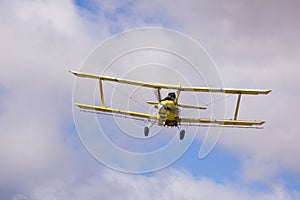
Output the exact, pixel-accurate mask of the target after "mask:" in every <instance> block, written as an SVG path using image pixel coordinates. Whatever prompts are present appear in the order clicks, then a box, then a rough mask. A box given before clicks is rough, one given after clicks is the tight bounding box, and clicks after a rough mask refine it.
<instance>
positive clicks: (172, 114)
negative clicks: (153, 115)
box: [157, 100, 179, 126]
mask: <svg viewBox="0 0 300 200" xmlns="http://www.w3.org/2000/svg"><path fill="white" fill-rule="evenodd" d="M157 115H158V124H159V125H161V126H177V123H178V115H179V111H178V106H177V105H175V102H174V101H172V100H163V101H161V102H160V103H159V105H158V113H157Z"/></svg>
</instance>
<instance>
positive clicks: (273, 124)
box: [137, 0, 300, 179]
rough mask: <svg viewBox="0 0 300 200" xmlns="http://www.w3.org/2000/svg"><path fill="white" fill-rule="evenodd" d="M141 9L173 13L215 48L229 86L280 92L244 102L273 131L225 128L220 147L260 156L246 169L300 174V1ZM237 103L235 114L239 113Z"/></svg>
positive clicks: (246, 112)
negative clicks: (259, 166)
mask: <svg viewBox="0 0 300 200" xmlns="http://www.w3.org/2000/svg"><path fill="white" fill-rule="evenodd" d="M157 5H159V6H157ZM137 8H138V9H139V10H140V12H143V13H147V14H148V15H151V14H152V13H158V12H164V13H165V14H166V15H169V16H172V18H173V19H174V20H176V21H177V22H178V24H180V25H181V26H182V30H183V31H184V32H185V33H187V34H188V35H191V36H192V37H194V38H195V39H196V40H197V41H199V42H200V43H202V44H203V45H204V46H205V47H206V48H207V50H208V52H209V53H210V54H211V55H212V57H213V59H214V60H215V62H216V63H217V65H218V66H219V69H220V71H221V74H222V75H223V78H224V83H225V86H226V87H240V88H262V89H264V88H266V89H272V90H273V92H272V93H271V94H270V95H268V96H264V97H255V98H254V97H247V96H244V97H242V105H241V111H240V116H241V118H246V119H247V118H248V119H258V120H259V119H263V120H266V121H267V123H266V128H265V129H264V130H262V131H261V130H260V131H255V130H250V131H248V130H243V129H242V130H240V129H238V130H232V129H230V130H225V131H224V133H223V136H222V138H221V140H220V142H219V144H218V145H224V146H225V147H226V148H228V149H231V150H232V152H234V153H236V154H238V155H239V156H240V157H241V160H242V161H245V160H247V159H246V158H247V157H248V156H250V157H253V158H254V159H251V160H247V161H246V163H247V164H246V166H248V165H249V163H250V162H252V161H253V163H252V164H251V165H254V166H256V165H257V162H256V161H257V160H261V161H262V162H266V163H272V165H274V167H272V169H271V171H272V172H273V173H272V174H273V175H276V174H277V173H278V170H280V169H288V170H291V171H293V172H295V173H296V174H298V175H297V176H299V173H300V171H299V169H300V160H299V159H298V156H297V152H300V148H299V145H298V141H299V140H300V136H299V134H298V129H299V128H298V122H297V120H298V119H299V111H300V110H299V106H297V104H298V103H297V102H299V100H300V99H299V98H300V96H299V92H298V91H299V90H298V88H297V85H299V78H298V74H299V72H300V71H299V67H298V65H299V57H300V52H299V42H298V41H299V39H298V35H299V34H300V26H299V22H298V18H299V12H298V10H297V9H298V8H299V2H296V1H293V0H290V1H281V0H277V1H263V2H262V1H239V2H237V1H231V0H229V1H222V2H220V1H176V3H175V2H173V1H163V2H162V1H159V0H157V1H147V2H145V1H139V3H138V5H137ZM233 100H234V101H235V99H233ZM231 104H232V103H230V102H229V104H228V105H229V109H228V115H229V117H232V116H233V112H234V107H233V106H232V107H231ZM232 105H233V104H232ZM231 112H232V114H231ZM255 160H256V161H255ZM265 167H266V166H264V167H263V168H265ZM250 169H251V167H245V168H244V170H246V171H245V174H246V175H245V176H250V174H251V172H249V171H248V170H250ZM275 169H278V170H275ZM263 171H264V170H263ZM268 174H269V175H270V172H267V170H265V173H264V172H260V175H259V174H256V175H254V174H253V176H261V179H263V178H266V176H268V177H269V175H268ZM271 177H272V176H271ZM271 177H270V178H271ZM256 178H258V177H256Z"/></svg>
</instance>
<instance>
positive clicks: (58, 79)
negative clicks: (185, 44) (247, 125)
mask: <svg viewBox="0 0 300 200" xmlns="http://www.w3.org/2000/svg"><path fill="white" fill-rule="evenodd" d="M288 2H289V3H288ZM288 2H287V1H284V2H283V1H272V2H271V1H264V2H260V1H252V2H251V3H249V2H246V1H240V2H238V3H237V2H236V1H227V2H226V3H224V2H223V3H220V2H217V1H209V2H208V1H189V2H187V1H177V3H174V2H173V1H136V2H131V1H129V2H126V3H123V2H121V1H118V2H116V3H112V1H95V2H94V3H95V4H96V5H98V7H99V10H98V11H97V12H95V13H90V12H89V11H86V10H84V9H79V8H77V7H76V6H75V5H74V2H73V1H3V2H1V7H0V11H1V12H0V23H1V27H0V33H1V35H0V36H1V37H0V40H1V46H0V51H1V53H2V55H4V56H3V57H2V59H1V60H0V69H1V73H0V127H1V131H0V163H1V165H0V180H1V181H0V187H1V189H0V193H1V197H2V196H4V197H5V198H6V197H7V196H11V195H13V194H16V193H18V192H21V193H24V195H28V196H30V197H32V198H34V199H47V198H48V199H70V198H72V199H76V198H77V199H83V198H85V199H86V198H87V197H89V199H99V198H102V199H113V197H116V198H117V197H119V195H120V194H122V197H124V198H125V199H126V198H127V199H135V198H136V199H137V198H139V199H150V198H151V199H153V197H156V198H160V199H170V198H173V199H184V198H187V199H199V198H200V199H201V198H203V199H204V198H205V199H207V198H210V199H212V198H214V199H215V198H220V196H222V197H224V198H225V199H226V198H227V199H241V198H243V199H297V198H299V192H296V191H293V190H288V189H287V188H285V186H284V185H281V184H277V183H276V184H275V183H274V184H272V183H270V182H268V184H269V185H270V188H271V189H270V191H254V192H253V191H252V190H251V189H249V187H248V185H246V186H243V185H242V186H239V185H237V184H236V183H232V182H224V183H217V182H215V181H214V180H211V179H210V178H209V177H208V178H205V177H202V178H198V179H197V178H194V177H192V175H190V174H189V173H187V172H182V171H176V170H166V171H162V172H159V173H158V174H154V175H153V176H149V177H147V176H135V175H129V174H122V173H118V172H114V171H111V170H108V169H103V168H102V167H101V165H99V164H98V163H97V162H96V161H93V160H92V159H91V158H90V157H89V155H88V154H87V153H86V152H84V151H83V150H82V149H81V148H82V146H81V145H80V144H78V140H79V139H78V138H77V136H76V135H75V131H74V130H73V129H72V128H73V121H72V112H71V98H72V97H71V95H72V84H73V80H74V79H73V77H72V76H70V75H69V74H68V73H67V71H68V70H70V69H76V68H78V67H77V66H79V65H80V63H81V62H82V60H83V59H84V57H85V56H86V55H87V54H88V52H89V51H90V49H92V48H93V47H94V45H96V44H97V43H98V42H100V41H102V40H104V39H106V38H107V37H108V36H109V35H110V33H113V32H118V31H120V30H124V29H128V28H135V27H141V26H145V25H147V26H153V25H158V26H167V27H177V28H180V30H182V31H184V32H185V33H187V34H188V35H190V36H192V37H194V38H195V39H196V40H197V41H199V42H201V43H202V44H204V45H205V47H206V48H207V49H208V51H209V52H210V54H211V55H212V57H213V58H214V60H215V61H216V63H217V64H218V65H219V68H220V71H221V73H222V74H223V77H224V80H225V81H224V82H225V84H226V86H229V87H250V86H251V87H252V86H253V87H264V88H265V87H266V88H271V89H273V92H272V94H271V95H270V96H267V97H263V98H260V97H258V99H259V100H258V101H257V100H253V101H252V100H249V101H248V100H246V98H245V99H244V98H243V99H242V108H241V109H242V110H243V109H245V110H246V111H241V117H255V118H256V117H257V118H260V117H261V118H262V119H266V120H267V125H266V129H265V130H263V131H252V130H251V131H246V130H230V131H228V130H226V131H225V132H224V133H223V136H222V138H221V140H220V143H219V144H218V145H222V147H224V148H226V149H230V150H231V152H232V153H233V154H235V155H238V156H239V157H240V159H241V160H242V163H243V165H242V170H243V171H242V172H241V177H242V179H243V180H244V181H246V182H253V181H254V182H255V181H262V182H264V181H266V180H272V178H273V177H274V176H276V175H277V174H278V173H279V171H280V170H282V169H284V170H287V171H288V172H292V173H295V174H296V177H298V176H299V169H300V167H299V166H300V162H299V159H298V157H297V152H299V151H300V149H299V145H298V141H299V139H300V138H299V136H298V134H297V131H298V126H297V119H298V118H299V114H298V113H299V112H298V107H297V103H298V102H299V100H300V99H299V93H298V89H297V85H299V81H298V77H297V75H298V74H299V68H298V66H297V64H298V63H299V44H298V43H297V36H298V35H299V32H300V31H299V24H298V22H297V20H298V18H299V17H298V12H297V10H296V8H297V5H298V2H296V1H292V0H290V1H288ZM158 5H159V6H158ZM122 9H123V10H122ZM114 17H115V18H114ZM243 103H245V104H243ZM246 103H249V104H248V105H247V104H246ZM257 104H259V105H257ZM247 106H248V107H247ZM247 108H251V111H250V109H247ZM252 108H253V109H252ZM254 108H255V109H254ZM252 110H255V111H252ZM70 127H71V128H70ZM69 129H71V130H69ZM78 146H79V147H78ZM76 148H79V149H80V150H78V149H76ZM25 182H28V184H27V183H25ZM17 183H18V184H17ZM4 185H6V187H4ZM24 185H25V186H24ZM3 188H4V189H3ZM6 188H7V190H6ZM4 191H6V193H5V192H4ZM7 193H8V194H7ZM5 195H7V196H5ZM20 195H21V194H20Z"/></svg>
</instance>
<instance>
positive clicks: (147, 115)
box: [75, 103, 156, 119]
mask: <svg viewBox="0 0 300 200" xmlns="http://www.w3.org/2000/svg"><path fill="white" fill-rule="evenodd" d="M75 105H76V106H78V107H79V108H82V109H87V110H96V111H101V112H109V113H115V114H121V115H129V116H133V117H139V118H144V119H156V116H152V115H150V114H146V113H139V112H132V111H127V110H118V109H114V108H107V107H100V106H92V105H87V104H80V103H75Z"/></svg>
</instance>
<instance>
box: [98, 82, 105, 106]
mask: <svg viewBox="0 0 300 200" xmlns="http://www.w3.org/2000/svg"><path fill="white" fill-rule="evenodd" d="M99 87H100V99H101V106H102V107H103V108H104V107H105V104H104V93H103V86H102V79H101V78H100V79H99Z"/></svg>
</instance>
